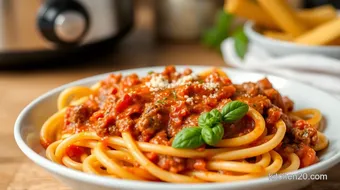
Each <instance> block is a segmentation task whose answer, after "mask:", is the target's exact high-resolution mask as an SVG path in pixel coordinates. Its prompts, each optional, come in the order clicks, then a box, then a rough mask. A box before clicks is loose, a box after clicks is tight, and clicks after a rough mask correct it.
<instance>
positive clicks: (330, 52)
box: [244, 21, 340, 59]
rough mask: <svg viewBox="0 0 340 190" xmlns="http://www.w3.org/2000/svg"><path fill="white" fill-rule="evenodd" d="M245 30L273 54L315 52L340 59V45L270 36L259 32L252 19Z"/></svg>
mask: <svg viewBox="0 0 340 190" xmlns="http://www.w3.org/2000/svg"><path fill="white" fill-rule="evenodd" d="M244 31H245V33H246V35H247V36H248V37H249V39H250V41H251V42H252V43H254V44H255V45H257V46H259V47H262V48H263V49H265V50H266V51H268V52H270V53H271V54H272V55H277V56H285V55H293V54H312V55H313V54H315V55H323V56H326V57H333V58H336V59H340V46H312V45H304V44H297V43H293V42H287V41H283V40H276V39H272V38H268V37H266V36H264V35H262V34H260V33H258V32H257V31H256V30H255V29H254V23H252V22H250V21H248V22H247V23H246V24H245V26H244Z"/></svg>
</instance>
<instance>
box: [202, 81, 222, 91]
mask: <svg viewBox="0 0 340 190" xmlns="http://www.w3.org/2000/svg"><path fill="white" fill-rule="evenodd" d="M218 86H219V84H218V83H214V82H207V83H204V84H203V88H204V89H206V90H214V89H215V88H217V87H218Z"/></svg>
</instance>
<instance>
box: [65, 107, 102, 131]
mask: <svg viewBox="0 0 340 190" xmlns="http://www.w3.org/2000/svg"><path fill="white" fill-rule="evenodd" d="M95 111H96V110H95V109H94V108H92V107H89V106H87V105H86V104H81V105H78V106H70V107H68V108H67V109H66V112H65V117H64V131H67V132H68V133H78V132H81V131H83V128H84V127H85V125H86V124H87V121H88V119H89V118H90V117H91V115H92V114H93V113H94V112H95Z"/></svg>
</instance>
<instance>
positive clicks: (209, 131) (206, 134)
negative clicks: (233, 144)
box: [202, 123, 224, 146]
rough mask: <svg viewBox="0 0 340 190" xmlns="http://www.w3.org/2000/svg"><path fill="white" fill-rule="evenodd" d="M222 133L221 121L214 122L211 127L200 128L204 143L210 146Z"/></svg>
mask: <svg viewBox="0 0 340 190" xmlns="http://www.w3.org/2000/svg"><path fill="white" fill-rule="evenodd" d="M223 135H224V128H223V126H222V124H221V123H218V124H216V125H215V126H214V127H212V128H207V127H206V128H203V129H202V138H203V140H204V142H205V143H207V144H208V145H210V146H214V145H216V144H217V143H218V142H220V141H221V140H222V138H223Z"/></svg>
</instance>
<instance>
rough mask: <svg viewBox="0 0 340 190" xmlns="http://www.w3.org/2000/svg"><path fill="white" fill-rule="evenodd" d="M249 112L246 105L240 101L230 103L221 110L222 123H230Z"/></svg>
mask: <svg viewBox="0 0 340 190" xmlns="http://www.w3.org/2000/svg"><path fill="white" fill-rule="evenodd" d="M248 110H249V106H248V104H246V103H243V102H240V101H232V102H229V103H228V104H227V105H225V106H224V107H223V109H222V119H223V121H224V122H227V123H231V122H234V121H237V120H239V119H241V118H242V117H244V116H245V115H246V114H247V112H248Z"/></svg>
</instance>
